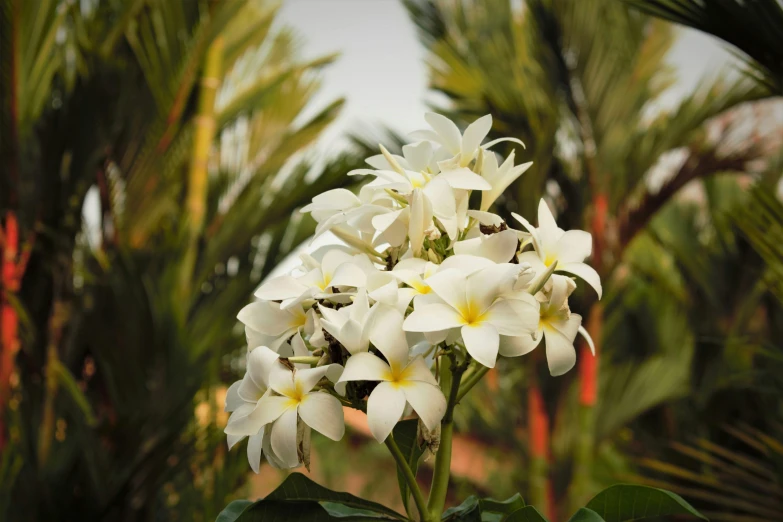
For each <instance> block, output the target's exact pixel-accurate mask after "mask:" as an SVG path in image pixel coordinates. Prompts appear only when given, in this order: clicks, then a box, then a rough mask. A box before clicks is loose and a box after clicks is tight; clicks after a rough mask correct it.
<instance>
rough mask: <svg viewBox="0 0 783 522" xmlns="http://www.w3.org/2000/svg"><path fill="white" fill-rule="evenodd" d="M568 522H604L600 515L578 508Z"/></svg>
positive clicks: (590, 510)
mask: <svg viewBox="0 0 783 522" xmlns="http://www.w3.org/2000/svg"><path fill="white" fill-rule="evenodd" d="M568 522H605V521H604V519H603V518H601V515H599V514H598V513H596V512H595V511H593V510H592V509H588V508H580V509H579V511H577V512H576V513H574V516H572V517H571V518H569V519H568Z"/></svg>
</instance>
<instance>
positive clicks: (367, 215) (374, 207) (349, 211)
mask: <svg viewBox="0 0 783 522" xmlns="http://www.w3.org/2000/svg"><path fill="white" fill-rule="evenodd" d="M393 208H394V200H393V199H392V198H391V197H389V195H388V194H386V193H384V192H383V190H378V189H377V188H375V187H371V186H364V187H362V188H361V190H360V191H359V195H358V196H357V195H356V194H354V193H353V192H351V191H350V190H347V189H333V190H328V191H326V192H324V193H323V194H319V195H318V196H315V197H314V198H313V201H312V203H310V204H309V205H306V206H304V207H302V209H301V210H300V212H309V213H310V214H311V215H312V216H313V219H315V220H316V222H318V226H316V229H315V235H314V238H315V237H318V236H320V235H321V234H323V233H324V232H326V231H328V230H332V229H333V228H334V227H336V226H338V225H347V226H348V227H349V228H351V229H355V230H359V231H361V232H364V233H369V234H372V233H373V232H374V230H373V227H372V218H373V217H374V216H376V215H378V214H384V213H386V212H389V211H391V210H392V209H393Z"/></svg>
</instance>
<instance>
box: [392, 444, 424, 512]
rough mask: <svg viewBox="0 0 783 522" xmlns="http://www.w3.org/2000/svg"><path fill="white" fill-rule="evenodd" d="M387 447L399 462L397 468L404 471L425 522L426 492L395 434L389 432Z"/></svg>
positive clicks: (403, 473)
mask: <svg viewBox="0 0 783 522" xmlns="http://www.w3.org/2000/svg"><path fill="white" fill-rule="evenodd" d="M385 444H386V447H387V448H389V452H390V453H391V454H392V457H394V460H395V461H396V462H397V468H398V469H399V470H400V471H402V475H403V476H404V477H405V482H407V483H408V487H409V488H410V490H411V494H412V495H413V501H414V502H415V503H416V508H417V509H418V510H419V516H420V517H421V520H422V521H423V522H426V521H428V520H429V519H428V513H427V501H426V500H424V494H423V493H422V492H421V488H419V483H418V482H416V476H415V475H414V474H413V470H411V467H410V466H409V465H408V461H407V460H406V459H405V455H403V454H402V451H400V447H399V446H397V441H395V440H394V435H393V434H391V433H389V436H388V437H386V441H385Z"/></svg>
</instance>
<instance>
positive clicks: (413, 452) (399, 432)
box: [392, 419, 424, 515]
mask: <svg viewBox="0 0 783 522" xmlns="http://www.w3.org/2000/svg"><path fill="white" fill-rule="evenodd" d="M418 428H419V421H418V420H417V419H409V420H404V421H402V422H398V423H397V425H396V426H395V427H394V430H393V431H392V434H393V436H394V441H395V442H396V443H397V446H398V447H399V448H400V451H401V452H402V454H403V455H404V456H405V461H406V462H407V463H408V466H410V468H411V471H412V472H413V476H414V477H415V476H416V471H417V470H418V469H419V459H420V458H421V456H422V454H423V453H424V450H423V449H421V448H420V447H419V441H418ZM397 482H399V484H400V495H401V496H402V505H403V506H405V512H406V513H408V515H411V512H410V505H409V504H410V488H409V487H408V482H407V481H406V480H405V476H404V475H403V474H402V473H401V472H400V470H399V469H398V470H397Z"/></svg>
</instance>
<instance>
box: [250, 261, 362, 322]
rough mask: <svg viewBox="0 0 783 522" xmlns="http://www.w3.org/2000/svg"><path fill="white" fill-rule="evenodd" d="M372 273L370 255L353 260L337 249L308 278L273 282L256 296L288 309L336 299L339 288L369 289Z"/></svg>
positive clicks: (284, 278) (280, 277)
mask: <svg viewBox="0 0 783 522" xmlns="http://www.w3.org/2000/svg"><path fill="white" fill-rule="evenodd" d="M372 270H374V267H373V265H372V262H371V261H370V259H369V258H368V257H367V256H366V255H364V254H357V255H355V256H352V255H350V254H347V253H345V252H343V251H342V250H338V249H333V250H330V251H329V252H327V253H326V255H324V257H323V260H322V261H321V263H320V265H319V266H317V267H315V268H313V269H311V270H310V271H308V272H307V273H306V274H304V275H302V276H299V277H292V276H290V275H284V276H279V277H275V278H273V279H270V280H269V281H268V282H266V283H264V284H263V285H262V286H261V288H259V289H258V290H257V291H256V293H255V296H256V297H257V298H259V299H262V300H264V301H281V303H280V307H281V308H282V309H286V308H290V307H292V306H294V305H297V304H299V303H302V302H303V301H307V300H311V299H330V298H333V297H334V296H335V294H334V293H333V292H332V290H333V289H334V288H336V287H339V286H349V287H362V286H366V285H367V273H368V272H369V271H372Z"/></svg>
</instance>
